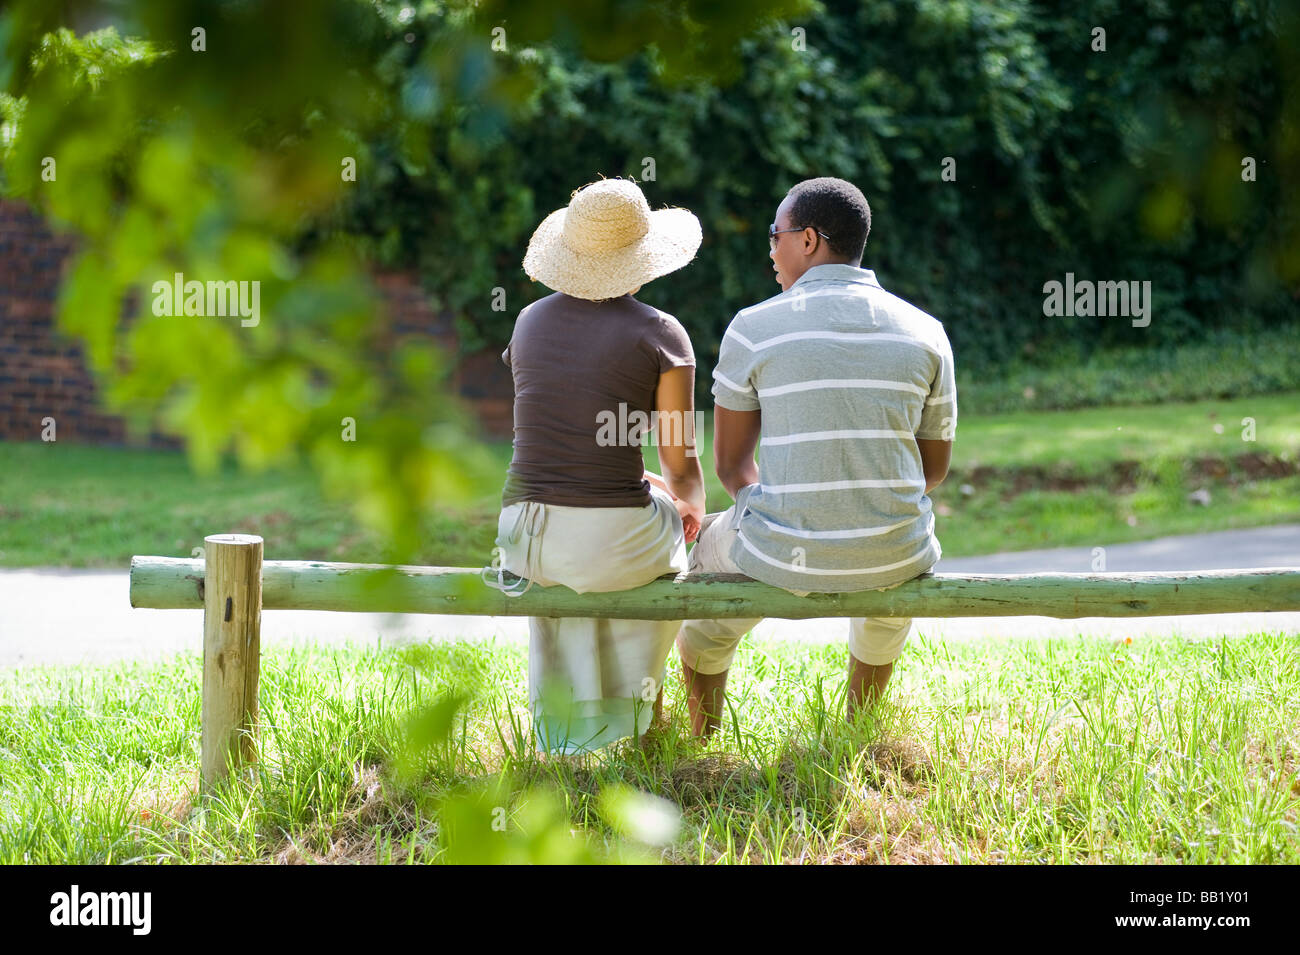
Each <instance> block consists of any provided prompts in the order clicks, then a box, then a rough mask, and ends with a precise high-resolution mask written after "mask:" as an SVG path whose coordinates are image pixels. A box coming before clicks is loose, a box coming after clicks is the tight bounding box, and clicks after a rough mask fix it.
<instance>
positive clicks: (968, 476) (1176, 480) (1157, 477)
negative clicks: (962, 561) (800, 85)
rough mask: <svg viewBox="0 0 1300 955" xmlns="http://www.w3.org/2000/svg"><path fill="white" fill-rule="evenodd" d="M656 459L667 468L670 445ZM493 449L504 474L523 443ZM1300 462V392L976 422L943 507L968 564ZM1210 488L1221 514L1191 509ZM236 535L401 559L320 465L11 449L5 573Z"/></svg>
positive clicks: (175, 548)
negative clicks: (386, 552) (336, 491)
mask: <svg viewBox="0 0 1300 955" xmlns="http://www.w3.org/2000/svg"><path fill="white" fill-rule="evenodd" d="M1244 418H1252V419H1254V422H1255V435H1254V437H1255V440H1253V441H1246V440H1243V426H1242V424H1241V422H1242V419H1244ZM1216 425H1219V426H1221V429H1222V430H1221V432H1219V431H1216V430H1215V426H1216ZM701 450H702V455H701V463H702V465H703V467H704V473H705V479H706V483H707V486H708V502H709V509H710V510H722V509H724V508H726V507H727V506H728V505H729V504H730V498H729V497H728V496H727V494H726V492H725V491H723V490H722V488H721V486H720V485H719V484H718V481H717V478H716V477H715V476H714V474H713V460H712V434H711V433H706V434H705V435H704V436H703V440H702V442H701ZM645 452H646V453H645V457H646V462H647V465H648V466H649V467H651V468H653V469H655V470H658V467H659V465H658V452H657V451H656V449H654V448H650V447H647V448H646V449H645ZM491 453H492V454H493V455H494V456H495V457H496V458H497V460H498V462H499V465H500V473H501V475H502V480H503V481H504V475H505V470H506V467H507V465H508V464H509V461H510V446H509V444H508V443H498V444H494V445H491ZM1298 457H1300V393H1293V394H1285V395H1256V396H1253V397H1247V398H1233V399H1222V400H1213V401H1199V402H1193V403H1187V404H1166V405H1150V406H1138V407H1112V408H1089V409H1081V410H1076V411H1022V412H1015V413H1010V414H1004V415H985V416H978V415H962V417H961V420H960V422H959V424H958V434H957V441H956V443H955V445H954V448H953V461H952V469H951V472H950V474H949V477H948V479H947V480H946V481H945V482H944V483H943V484H942V485H940V486H939V487H938V488H937V489H936V490H935V491H934V493H933V494H932V495H931V496H932V498H933V499H934V502H935V508H936V511H937V512H938V514H939V515H940V516H939V522H938V533H939V538H940V541H941V542H942V544H943V548H944V553H945V554H947V555H949V556H951V557H959V556H966V555H972V554H983V553H991V552H995V551H1003V550H1022V549H1027V548H1034V547H1041V546H1045V545H1056V546H1067V545H1075V544H1091V545H1097V544H1112V543H1119V542H1122V541H1128V540H1143V539H1149V538H1153V537H1159V536H1163V535H1166V534H1176V533H1187V532H1193V531H1203V530H1218V529H1225V528H1233V527H1252V526H1260V525H1266V524H1275V523H1285V522H1289V521H1295V520H1300V475H1297V473H1296V470H1297V458H1298ZM963 485H967V486H968V490H969V493H963V492H962V486H963ZM1201 488H1205V489H1206V490H1208V491H1210V494H1211V503H1210V505H1209V506H1201V505H1198V504H1194V503H1190V502H1189V501H1188V495H1189V494H1190V493H1191V492H1193V491H1196V490H1199V489H1201ZM500 490H501V489H500V486H492V487H485V488H483V490H482V496H481V498H480V499H479V500H478V501H476V502H474V503H472V504H471V505H469V506H467V507H462V508H460V509H458V510H456V511H454V512H453V511H447V512H444V513H440V514H437V515H434V516H433V517H432V519H431V524H432V528H431V531H430V533H429V536H428V540H427V544H426V546H425V547H424V548H423V549H422V551H421V553H420V554H419V555H417V558H416V559H417V561H418V562H420V563H424V564H437V565H452V566H464V565H482V564H486V563H488V562H490V560H491V552H492V545H493V542H494V539H495V536H496V516H497V512H498V508H499V505H500ZM230 531H234V532H244V533H258V534H261V535H262V536H263V537H265V539H266V553H267V557H268V558H269V559H301V560H353V561H362V562H377V561H381V560H382V559H383V548H382V547H381V546H380V542H379V541H377V540H376V539H375V538H374V537H373V536H372V535H370V534H368V533H366V532H365V531H364V529H363V528H361V527H360V526H359V525H358V523H357V522H356V521H355V520H354V519H353V518H352V516H351V515H350V514H349V513H348V510H347V508H346V506H345V505H343V504H340V503H337V502H334V501H328V500H326V499H324V498H323V497H322V496H321V495H320V493H319V492H318V491H317V490H316V488H315V486H314V484H313V481H312V479H311V476H310V474H308V473H307V472H306V471H305V470H298V471H289V472H278V473H272V474H265V475H250V474H242V473H240V472H239V471H238V470H236V469H234V468H233V467H228V468H227V469H225V470H224V471H222V472H221V473H220V474H217V475H214V476H213V477H211V478H201V477H195V476H194V475H192V474H191V473H190V472H189V469H188V467H187V465H186V463H185V459H184V457H183V456H182V455H181V454H179V453H176V452H167V451H145V450H132V449H124V448H91V447H82V446H76V445H64V444H58V445H45V444H41V443H39V442H33V443H23V444H16V443H0V566H5V567H24V566H49V565H58V566H67V567H123V566H126V565H127V564H128V563H129V561H130V558H131V556H132V555H134V554H155V555H163V556H189V555H190V553H191V552H192V550H193V549H194V548H195V547H198V546H200V545H201V544H202V543H203V537H204V536H205V535H206V534H211V533H223V532H230Z"/></svg>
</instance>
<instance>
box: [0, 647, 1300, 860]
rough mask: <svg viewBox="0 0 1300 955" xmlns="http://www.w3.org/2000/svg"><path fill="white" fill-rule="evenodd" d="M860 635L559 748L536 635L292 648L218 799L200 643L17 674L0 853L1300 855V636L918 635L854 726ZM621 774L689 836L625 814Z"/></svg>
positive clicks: (306, 856) (271, 665)
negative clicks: (619, 729) (205, 741)
mask: <svg viewBox="0 0 1300 955" xmlns="http://www.w3.org/2000/svg"><path fill="white" fill-rule="evenodd" d="M844 660H845V654H844V650H843V646H842V644H841V643H839V642H838V641H836V642H833V643H827V644H824V645H819V644H780V643H776V642H764V641H756V642H747V643H746V644H745V645H744V646H743V648H742V651H741V653H740V654H739V656H738V660H737V666H736V668H735V670H734V671H733V676H732V681H731V687H730V689H731V691H732V698H731V699H732V702H733V703H734V707H733V709H732V711H731V713H730V714H729V715H728V716H727V717H726V719H725V720H724V724H723V728H722V731H721V733H720V734H719V735H718V736H717V737H716V738H715V739H714V740H713V741H712V742H710V743H709V744H708V745H707V746H706V747H704V748H699V747H698V746H697V745H696V744H695V743H694V742H693V741H692V740H691V739H690V738H689V733H688V729H687V725H686V720H685V713H684V702H683V699H682V694H681V692H680V689H679V686H678V682H679V681H678V680H677V679H676V678H672V679H670V681H669V686H668V688H667V692H666V697H667V700H666V702H667V710H666V715H667V718H666V720H665V722H664V723H663V724H660V725H658V726H656V727H654V728H652V731H651V733H650V734H648V735H647V737H646V738H645V739H644V740H643V741H642V743H643V744H642V745H641V746H637V745H634V743H633V741H630V740H629V741H624V742H623V743H620V744H615V746H613V747H611V748H609V749H607V750H605V751H603V752H601V753H599V754H595V755H591V756H585V757H576V758H551V759H544V758H539V757H538V756H537V755H536V754H535V753H534V752H533V751H532V749H531V747H530V746H529V745H528V744H527V743H523V744H520V743H519V742H517V741H518V740H520V739H524V740H526V739H527V738H528V725H527V718H526V716H525V715H524V713H523V712H522V711H521V709H522V701H523V700H525V699H526V696H525V687H526V651H525V648H524V647H522V646H517V645H505V646H503V645H500V644H471V643H446V644H436V645H416V646H412V647H408V648H404V649H400V650H390V651H382V652H381V651H377V650H375V649H373V648H371V649H361V648H357V647H347V648H343V649H337V650H335V649H313V650H307V651H303V650H280V649H272V650H268V651H267V652H265V653H264V654H263V666H262V682H261V706H262V714H261V716H262V721H263V726H262V729H261V743H262V751H261V761H260V763H259V764H258V767H257V771H256V773H255V774H253V775H252V776H251V777H249V778H245V779H237V780H236V781H234V782H233V783H231V784H230V785H228V786H226V787H223V788H222V789H221V790H220V791H219V792H218V793H217V795H216V797H215V798H213V799H211V800H209V801H206V802H205V801H202V800H196V799H194V798H193V790H194V786H195V783H196V767H197V763H198V740H199V711H200V698H199V686H200V660H199V658H198V657H197V656H196V655H184V656H180V657H178V658H176V659H174V660H173V661H171V662H167V663H163V664H156V665H147V666H146V665H118V666H114V667H104V668H87V669H70V668H44V669H28V670H20V671H11V672H10V673H9V674H7V675H6V676H5V677H4V678H3V680H0V756H2V757H3V758H2V759H0V774H2V778H0V863H101V862H103V863H128V862H149V863H152V862H256V861H263V862H269V861H279V862H293V861H307V862H320V861H331V862H336V861H337V862H351V861H355V862H436V861H449V860H454V859H463V860H484V861H502V860H507V859H510V860H516V861H560V860H564V859H574V860H582V859H589V858H602V857H606V856H609V855H614V856H617V857H624V858H627V857H631V858H654V859H662V860H664V861H668V862H676V863H705V864H708V863H720V862H725V863H740V862H768V863H770V862H974V863H1004V862H1005V863H1018V862H1033V863H1078V862H1106V863H1156V862H1161V863H1178V864H1186V863H1282V864H1296V863H1300V840H1298V838H1297V831H1296V824H1297V813H1298V811H1300V713H1298V712H1297V710H1296V708H1295V700H1296V699H1297V698H1300V635H1296V634H1290V635H1283V634H1278V633H1271V634H1270V633H1262V634H1256V635H1252V636H1250V637H1245V638H1234V639H1228V640H1223V639H1215V640H1201V641H1184V640H1182V639H1178V638H1174V637H1167V638H1158V639H1157V638H1153V639H1149V640H1148V639H1145V638H1144V639H1142V640H1137V641H1135V642H1133V643H1132V644H1131V645H1125V644H1123V643H1120V644H1118V645H1112V644H1111V643H1109V642H1105V641H1098V640H1095V639H1084V638H1077V639H1065V640H1062V639H1053V640H1019V641H1013V640H1001V641H986V642H979V643H969V644H956V645H951V646H947V647H945V646H942V645H938V644H936V643H933V642H930V641H929V640H927V639H925V638H924V637H923V636H913V638H912V639H911V641H910V643H909V646H908V648H907V650H906V651H905V653H904V656H903V658H902V659H901V661H900V663H899V666H898V668H897V669H896V671H895V672H896V676H895V679H894V682H893V683H892V684H891V689H890V694H889V696H888V697H887V698H886V700H885V702H884V703H883V704H882V705H881V706H880V707H879V708H878V709H877V710H876V711H874V712H870V713H867V714H864V717H863V718H862V719H861V720H860V722H859V724H858V725H857V726H855V727H849V726H847V725H845V724H844V722H843V720H842V717H841V713H842V708H843V692H844ZM675 668H676V661H675V657H674V658H673V659H671V660H670V662H669V673H670V674H673V673H676V672H677V671H676V669H675ZM451 692H459V693H464V694H467V695H468V696H469V697H470V702H468V703H467V704H466V705H465V706H464V707H463V709H462V710H461V711H460V712H459V714H458V715H457V716H456V717H455V718H454V719H453V720H452V721H451V722H450V723H449V724H448V725H447V727H446V728H447V732H446V733H442V734H438V733H434V734H432V735H431V734H430V733H428V732H427V726H428V723H429V721H430V720H431V719H432V720H433V721H434V722H436V721H437V717H436V714H435V715H432V716H431V715H428V714H426V718H425V719H424V720H422V721H420V722H417V723H414V724H413V723H410V722H408V717H409V715H410V714H411V713H412V712H418V711H420V710H421V708H423V707H428V706H430V705H431V704H434V703H436V701H438V700H440V699H442V698H443V697H444V696H445V695H447V694H448V693H451ZM444 715H446V714H445V713H444ZM420 725H423V726H425V730H424V731H421V732H423V736H421V735H420V733H416V732H415V731H413V730H410V729H409V728H410V727H412V726H420ZM413 739H423V741H424V742H423V748H421V747H420V746H413V745H412V740H413ZM629 792H641V793H650V794H655V795H656V796H658V797H660V798H661V799H663V800H666V803H658V804H657V805H658V806H665V805H667V806H668V810H669V814H670V815H672V816H676V815H677V814H678V813H680V829H679V830H678V831H677V834H676V836H675V837H671V834H670V835H669V837H668V838H667V839H666V841H664V840H663V839H661V840H659V841H660V844H659V845H657V846H652V847H646V846H639V845H638V844H637V843H635V842H633V841H631V840H630V839H628V838H626V837H625V836H623V835H620V833H628V832H633V833H635V832H636V827H635V826H633V827H628V826H627V825H625V824H624V823H623V822H620V821H619V820H620V817H619V816H618V815H617V813H614V812H611V809H610V806H611V801H616V798H615V797H620V796H626V795H627V794H628V793H629ZM493 822H498V823H499V826H498V827H497V828H493V826H492V823H493ZM616 824H617V827H616ZM570 829H572V830H574V832H575V833H576V837H570V836H569V834H568V833H569V830H570Z"/></svg>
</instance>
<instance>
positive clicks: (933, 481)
mask: <svg viewBox="0 0 1300 955" xmlns="http://www.w3.org/2000/svg"><path fill="white" fill-rule="evenodd" d="M916 446H917V448H918V449H920V451H921V469H922V470H923V471H925V493H926V494H929V493H930V492H931V491H933V490H934V489H935V488H936V487H938V486H939V485H940V484H942V483H943V479H944V478H946V477H947V476H948V462H949V461H950V460H951V459H952V442H951V441H938V440H934V439H929V438H917V439H916Z"/></svg>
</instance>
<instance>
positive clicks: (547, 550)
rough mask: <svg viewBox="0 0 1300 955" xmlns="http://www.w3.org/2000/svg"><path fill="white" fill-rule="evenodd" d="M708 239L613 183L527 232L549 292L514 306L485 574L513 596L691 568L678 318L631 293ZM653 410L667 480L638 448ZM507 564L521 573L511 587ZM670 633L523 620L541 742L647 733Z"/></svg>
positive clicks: (646, 627) (679, 216)
mask: <svg viewBox="0 0 1300 955" xmlns="http://www.w3.org/2000/svg"><path fill="white" fill-rule="evenodd" d="M700 238H701V234H700V224H699V221H698V220H697V219H696V218H695V216H694V215H692V214H691V213H690V212H688V211H686V210H685V209H664V210H661V211H658V212H651V211H650V206H649V204H648V203H647V202H646V199H645V196H644V195H642V193H641V190H640V189H639V188H638V187H637V186H636V184H635V183H633V182H630V181H627V180H622V179H605V180H601V181H599V182H595V183H592V184H590V185H588V186H585V187H583V188H582V189H579V190H578V191H576V192H574V194H573V196H572V199H571V201H570V204H569V205H568V206H567V207H566V208H564V209H559V210H557V211H555V212H553V213H551V214H550V215H549V216H547V217H546V219H545V220H543V222H542V224H541V225H540V226H538V227H537V231H536V232H534V233H533V237H532V239H531V241H530V242H529V244H528V253H527V255H525V257H524V271H525V272H527V273H528V276H529V278H531V279H533V280H534V281H537V282H541V283H542V284H544V285H546V286H547V287H549V288H551V289H554V290H555V294H553V295H548V296H546V297H545V298H542V299H539V300H538V301H536V302H533V303H532V304H531V305H528V306H527V307H526V308H524V309H523V311H521V312H520V313H519V318H518V319H517V321H516V323H515V329H514V334H513V336H512V337H511V339H510V345H509V346H508V347H507V348H506V350H505V352H503V353H502V356H501V357H502V359H503V360H504V361H505V363H506V364H507V365H508V366H509V367H510V370H511V374H512V375H513V377H514V385H515V408H514V425H515V427H514V435H515V437H514V456H513V459H512V460H511V463H510V470H509V473H508V474H507V477H506V484H505V489H504V491H503V492H502V505H503V506H502V511H501V516H500V519H499V522H498V534H497V553H496V559H495V560H494V564H495V566H496V567H497V568H498V573H497V578H496V580H495V581H494V582H493V583H494V585H495V586H498V587H500V588H501V589H503V590H505V591H506V592H507V593H512V592H513V593H522V592H526V591H527V589H528V588H529V587H532V586H533V585H534V584H536V585H538V586H543V587H547V586H553V585H556V584H562V585H565V586H567V587H570V588H572V589H573V590H576V591H577V592H579V593H586V592H593V591H612V590H626V589H629V588H632V587H639V586H641V585H642V584H646V583H649V582H650V581H652V580H654V579H655V578H656V577H660V576H662V575H664V574H669V573H681V572H684V571H685V570H686V569H687V561H686V543H687V541H690V540H694V539H695V536H696V535H697V534H698V533H699V528H700V521H701V519H702V518H703V516H704V477H703V474H702V473H701V471H700V463H699V458H698V457H696V456H695V449H694V428H693V427H692V425H693V422H694V399H693V395H694V383H695V356H694V352H693V351H692V349H691V343H690V339H689V338H688V337H687V334H686V330H685V329H684V328H682V326H681V323H679V322H678V321H677V319H675V318H674V317H673V316H671V315H668V314H666V313H664V312H661V311H659V310H658V309H656V308H654V307H652V306H650V305H646V304H644V303H642V302H639V301H637V300H636V299H635V298H633V297H632V296H633V293H635V292H636V291H637V290H638V289H640V287H641V286H642V285H643V284H644V283H645V282H648V281H650V280H651V279H654V278H657V277H659V276H661V275H666V274H668V273H669V272H673V271H676V270H677V269H680V268H681V267H682V266H684V265H686V264H687V263H688V262H690V261H691V259H692V258H693V257H694V256H695V252H696V250H697V249H698V248H699V245H700ZM651 412H657V416H656V417H657V421H658V425H659V430H658V434H657V437H658V439H659V460H660V464H661V466H662V469H663V477H662V478H660V477H659V476H658V475H655V474H652V473H650V472H647V471H646V470H645V466H644V463H643V459H642V456H641V454H642V452H641V437H640V431H642V430H644V427H645V424H646V423H647V422H648V421H649V420H650V414H651ZM629 422H632V423H633V424H632V426H631V427H630V428H629V427H628V423H629ZM670 423H681V424H683V425H684V427H676V428H670V427H668V424H670ZM620 429H622V430H620ZM670 431H672V432H675V433H674V434H669V432H670ZM503 571H509V572H510V573H512V574H515V575H517V576H519V577H521V578H526V580H527V583H525V584H516V585H514V586H513V587H511V586H509V585H507V584H506V583H505V581H504V573H503ZM521 586H522V590H521V589H519V588H520V587H521ZM679 626H680V622H679V621H672V620H603V619H585V618H583V619H578V618H549V617H530V618H529V637H530V640H529V654H528V697H529V704H530V706H531V708H532V711H533V720H534V726H535V730H536V736H537V746H538V748H539V749H541V750H543V751H549V752H556V753H579V752H586V751H590V750H594V749H597V748H599V747H602V746H605V745H606V744H608V743H611V742H613V741H615V740H617V739H621V738H623V737H626V736H639V735H640V734H642V733H644V732H645V731H646V729H647V728H648V726H649V724H650V721H651V718H652V716H653V715H655V714H656V713H657V712H658V710H659V707H660V705H661V700H662V696H661V688H662V686H663V678H664V662H665V661H666V659H667V657H668V652H669V650H670V649H671V648H672V646H673V642H674V640H675V638H676V634H677V630H678V627H679Z"/></svg>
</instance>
